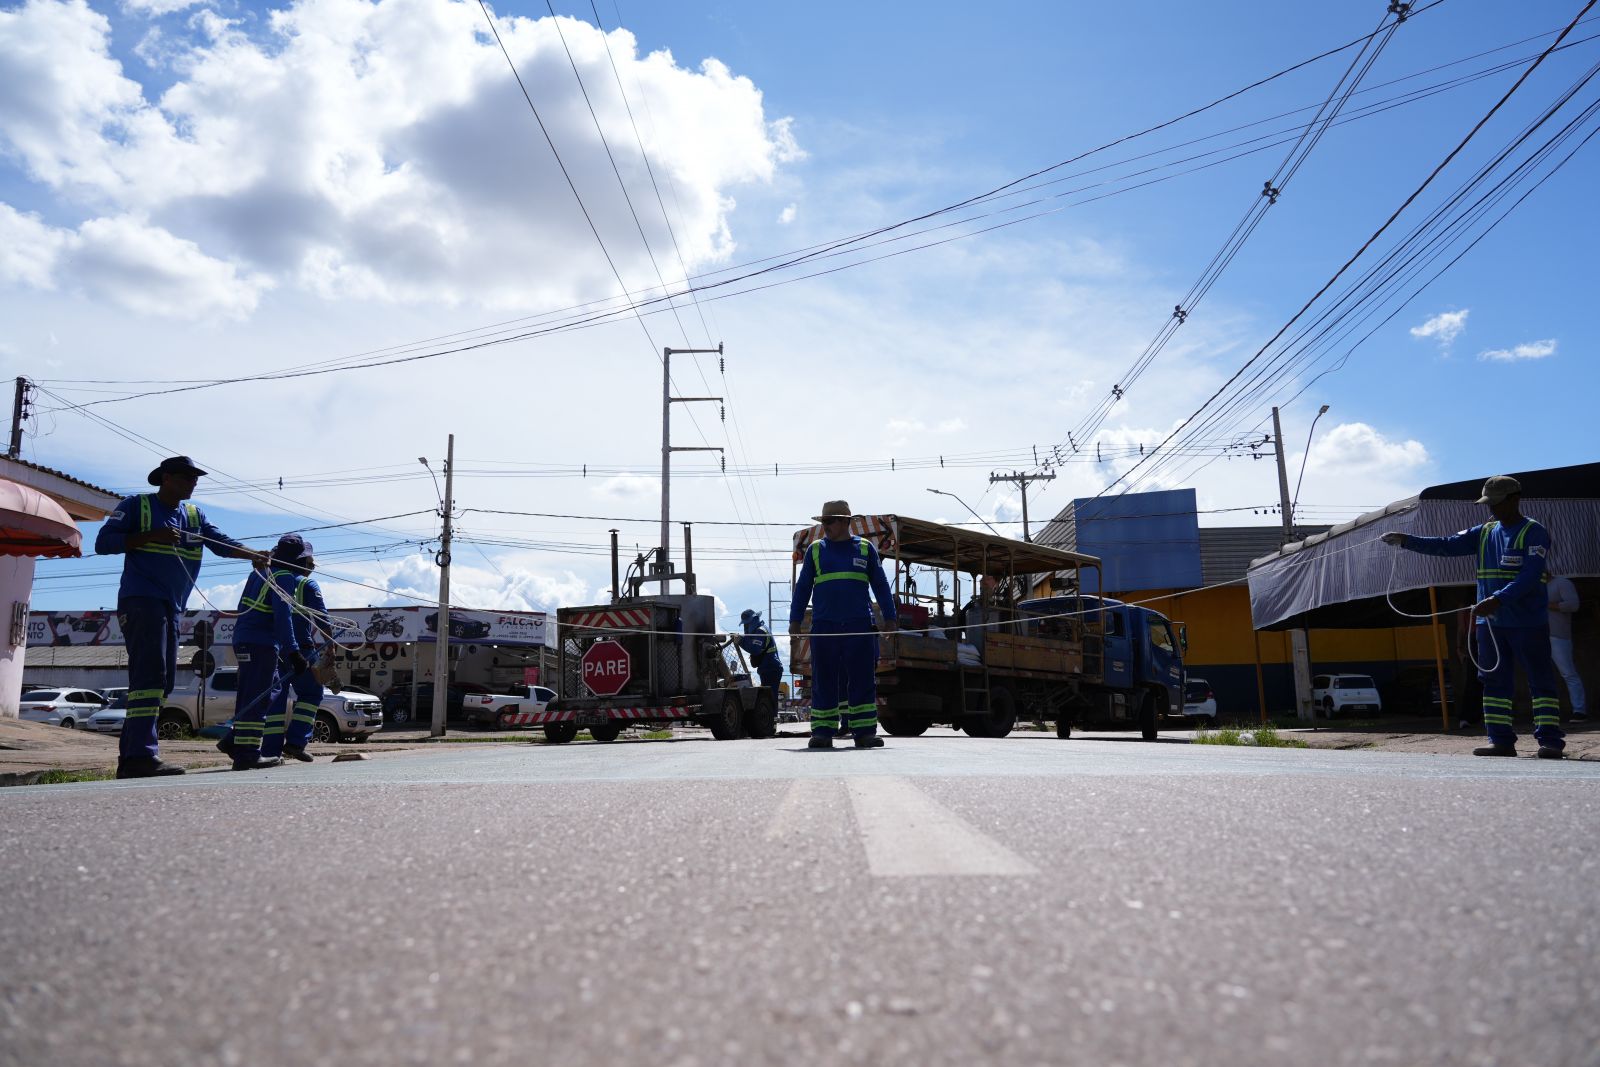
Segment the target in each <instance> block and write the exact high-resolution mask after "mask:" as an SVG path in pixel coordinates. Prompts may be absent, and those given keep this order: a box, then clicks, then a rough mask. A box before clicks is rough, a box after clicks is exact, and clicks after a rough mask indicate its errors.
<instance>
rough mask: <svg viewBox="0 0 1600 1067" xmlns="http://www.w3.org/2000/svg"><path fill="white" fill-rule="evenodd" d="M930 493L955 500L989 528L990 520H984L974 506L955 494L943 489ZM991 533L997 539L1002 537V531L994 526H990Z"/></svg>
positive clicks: (930, 490) (932, 490) (931, 490)
mask: <svg viewBox="0 0 1600 1067" xmlns="http://www.w3.org/2000/svg"><path fill="white" fill-rule="evenodd" d="M928 492H930V493H937V494H938V495H939V496H947V497H949V498H950V499H951V500H954V501H955V502H956V503H957V504H960V505H961V506H962V507H964V508H966V509H967V510H968V511H970V512H972V517H973V518H975V519H977V520H978V521H979V522H981V523H983V524H984V525H985V526H989V520H988V519H986V518H984V517H983V516H982V515H979V514H978V513H977V512H976V511H972V505H971V504H968V503H967V502H966V501H965V500H962V499H961V498H960V497H958V496H956V495H955V494H954V493H947V492H945V491H944V490H943V489H929V490H928ZM989 532H990V533H992V534H994V535H995V536H996V537H1000V536H1001V533H1000V531H999V530H996V529H995V528H994V527H993V526H989Z"/></svg>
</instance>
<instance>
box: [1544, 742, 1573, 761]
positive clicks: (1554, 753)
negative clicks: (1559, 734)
mask: <svg viewBox="0 0 1600 1067" xmlns="http://www.w3.org/2000/svg"><path fill="white" fill-rule="evenodd" d="M1539 758H1540V759H1566V758H1567V754H1566V753H1565V752H1563V751H1562V750H1561V749H1559V748H1546V747H1545V746H1544V745H1540V746H1539Z"/></svg>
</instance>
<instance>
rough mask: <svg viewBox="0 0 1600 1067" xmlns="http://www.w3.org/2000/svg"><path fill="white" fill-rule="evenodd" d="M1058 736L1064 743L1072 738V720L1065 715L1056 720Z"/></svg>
mask: <svg viewBox="0 0 1600 1067" xmlns="http://www.w3.org/2000/svg"><path fill="white" fill-rule="evenodd" d="M1056 736H1057V737H1059V738H1061V740H1063V741H1065V740H1066V739H1067V738H1069V737H1071V736H1072V720H1071V719H1069V718H1067V717H1066V716H1065V715H1063V716H1062V717H1061V718H1059V719H1057V720H1056Z"/></svg>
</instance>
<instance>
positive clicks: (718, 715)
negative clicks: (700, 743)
mask: <svg viewBox="0 0 1600 1067" xmlns="http://www.w3.org/2000/svg"><path fill="white" fill-rule="evenodd" d="M701 711H702V715H701V721H702V722H704V723H705V724H706V725H707V726H708V727H710V728H711V736H712V737H714V738H716V739H717V740H718V741H737V740H739V738H741V737H743V736H744V708H743V706H741V705H740V703H739V694H738V693H734V692H730V691H728V690H726V689H709V690H707V691H706V694H705V702H704V703H703V704H701Z"/></svg>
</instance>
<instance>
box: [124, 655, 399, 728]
mask: <svg viewBox="0 0 1600 1067" xmlns="http://www.w3.org/2000/svg"><path fill="white" fill-rule="evenodd" d="M238 695H239V669H238V668H237V667H218V668H217V670H216V672H215V673H213V674H212V675H211V677H210V678H207V679H206V708H205V717H204V720H203V721H202V719H201V715H200V710H199V709H200V688H199V686H197V685H196V684H195V683H194V682H190V683H188V684H187V685H180V686H179V687H178V688H176V689H174V690H173V691H172V692H171V693H168V694H167V700H166V703H165V704H163V705H162V707H161V717H160V718H159V719H158V720H156V732H157V733H158V734H159V735H160V736H161V737H162V738H163V739H172V738H179V737H183V736H184V735H186V734H189V733H198V732H199V731H200V730H201V728H203V727H206V726H217V725H220V724H222V723H224V722H227V721H228V720H229V719H231V718H233V710H234V704H235V701H236V699H237V698H238ZM381 729H383V703H382V702H381V701H379V700H378V698H377V697H375V696H373V695H372V694H371V693H368V692H367V691H366V690H364V689H361V688H359V687H355V686H345V687H343V688H342V689H341V690H340V691H339V692H337V693H334V692H331V691H330V692H326V693H324V694H323V696H322V703H321V704H319V705H318V707H317V722H316V725H315V726H313V727H312V731H311V737H312V740H315V741H343V740H345V739H346V738H348V739H350V740H353V741H365V740H366V739H367V738H368V737H369V736H370V735H372V734H373V733H375V732H377V731H378V730H381Z"/></svg>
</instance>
